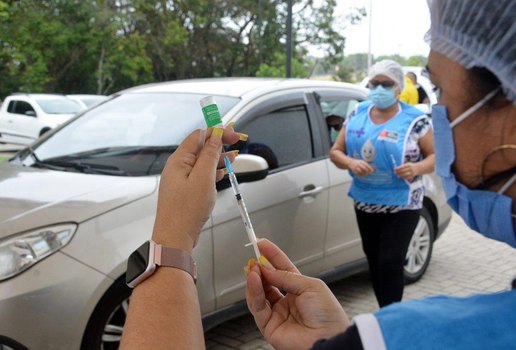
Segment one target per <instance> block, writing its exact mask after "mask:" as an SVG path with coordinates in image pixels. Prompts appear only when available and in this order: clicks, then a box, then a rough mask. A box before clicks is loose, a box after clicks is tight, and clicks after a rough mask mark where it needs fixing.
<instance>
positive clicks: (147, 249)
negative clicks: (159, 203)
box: [125, 240, 197, 288]
mask: <svg viewBox="0 0 516 350" xmlns="http://www.w3.org/2000/svg"><path fill="white" fill-rule="evenodd" d="M157 266H167V267H174V268H176V269H181V270H184V271H186V272H188V273H189V274H190V275H191V276H192V277H193V279H194V283H195V282H197V266H196V264H195V261H194V259H193V258H192V256H191V255H190V254H188V253H187V252H185V251H184V250H181V249H177V248H171V247H164V246H162V245H161V244H157V243H156V242H154V241H152V240H151V241H147V242H145V243H143V244H142V245H141V246H140V247H139V248H138V249H136V250H135V251H134V252H133V253H132V254H131V255H130V256H129V259H128V260H127V272H126V274H125V282H126V283H127V285H128V286H129V287H131V288H134V287H136V286H137V285H138V284H139V283H141V282H142V281H143V280H145V279H147V278H148V277H149V276H151V275H152V274H153V273H154V271H155V270H156V267H157Z"/></svg>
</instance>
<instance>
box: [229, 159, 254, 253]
mask: <svg viewBox="0 0 516 350" xmlns="http://www.w3.org/2000/svg"><path fill="white" fill-rule="evenodd" d="M224 162H225V163H226V169H227V170H228V176H229V182H230V183H231V188H232V189H233V193H234V194H235V198H236V200H237V204H238V209H239V211H240V216H241V217H242V221H243V222H244V226H245V230H246V232H247V236H248V237H249V241H250V242H251V244H252V245H253V249H254V253H255V254H256V259H259V258H260V250H259V249H258V241H257V239H256V234H255V233H254V229H253V225H252V224H251V218H250V217H249V213H248V212H247V207H246V206H245V202H244V199H243V198H242V195H241V194H240V189H239V188H238V181H237V179H236V176H235V173H234V171H233V167H232V166H231V163H230V161H229V158H228V157H224Z"/></svg>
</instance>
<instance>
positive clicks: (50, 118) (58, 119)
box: [42, 114, 75, 127]
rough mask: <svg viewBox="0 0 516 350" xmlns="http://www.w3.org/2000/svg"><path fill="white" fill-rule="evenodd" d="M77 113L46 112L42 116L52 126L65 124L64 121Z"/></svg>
mask: <svg viewBox="0 0 516 350" xmlns="http://www.w3.org/2000/svg"><path fill="white" fill-rule="evenodd" d="M74 116H75V114H46V115H44V116H43V117H42V120H43V121H44V122H45V123H47V124H48V125H52V127H55V126H58V125H59V124H63V123H64V122H66V121H68V120H70V119H72V117H74Z"/></svg>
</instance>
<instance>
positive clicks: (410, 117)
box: [346, 101, 425, 205]
mask: <svg viewBox="0 0 516 350" xmlns="http://www.w3.org/2000/svg"><path fill="white" fill-rule="evenodd" d="M370 106H371V101H365V102H362V103H360V104H359V105H358V107H357V109H356V113H355V115H354V116H352V117H351V118H350V119H349V121H348V123H347V124H346V153H347V155H348V156H350V157H353V158H356V159H361V160H365V161H366V162H368V163H369V164H370V165H371V166H372V167H373V168H374V172H373V173H372V174H371V175H368V176H356V174H354V173H353V171H350V174H351V176H352V177H353V183H352V185H351V188H350V190H349V196H350V197H351V198H353V199H355V200H356V201H359V202H365V203H369V204H384V205H408V204H409V203H410V183H409V182H408V181H406V180H403V179H401V178H399V177H398V176H396V174H395V173H394V168H395V167H397V166H400V165H401V164H403V163H404V160H403V159H402V157H403V154H405V147H406V144H407V140H408V136H409V132H410V130H412V128H413V126H414V124H415V123H416V122H417V121H419V120H420V119H422V118H425V115H424V114H423V112H421V111H420V110H419V109H417V108H414V107H412V106H410V105H408V104H406V103H403V102H399V106H400V109H401V110H400V112H399V113H398V114H397V115H395V116H394V117H393V118H392V119H390V120H389V121H387V122H386V123H383V124H381V125H375V124H374V123H373V122H371V120H370V118H369V107H370ZM416 180H419V179H416Z"/></svg>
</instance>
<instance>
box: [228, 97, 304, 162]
mask: <svg viewBox="0 0 516 350" xmlns="http://www.w3.org/2000/svg"><path fill="white" fill-rule="evenodd" d="M238 130H239V131H240V132H243V133H245V134H248V135H249V139H248V140H247V142H245V143H241V144H239V145H237V146H236V147H235V148H237V149H239V150H240V152H241V153H247V154H254V155H258V156H260V157H262V158H264V159H265V160H266V161H267V163H268V164H269V169H270V170H274V169H277V168H281V167H287V166H292V165H294V164H299V163H304V162H307V161H309V160H311V159H312V158H313V153H314V152H313V145H312V137H311V130H310V124H309V120H308V114H307V111H306V108H305V106H294V107H289V108H282V109H279V110H276V111H273V112H271V113H267V114H264V115H261V116H258V117H256V118H254V119H252V120H251V121H249V122H247V123H246V124H244V125H242V126H238Z"/></svg>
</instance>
